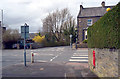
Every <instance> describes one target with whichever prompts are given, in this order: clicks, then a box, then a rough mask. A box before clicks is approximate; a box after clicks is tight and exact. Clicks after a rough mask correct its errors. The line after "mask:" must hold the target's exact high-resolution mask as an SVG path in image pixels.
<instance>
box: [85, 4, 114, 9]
mask: <svg viewBox="0 0 120 79" xmlns="http://www.w3.org/2000/svg"><path fill="white" fill-rule="evenodd" d="M114 6H115V5H112V6H105V7H114ZM91 8H102V6H99V7H85V8H84V7H83V9H91Z"/></svg>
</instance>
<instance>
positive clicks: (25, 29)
mask: <svg viewBox="0 0 120 79" xmlns="http://www.w3.org/2000/svg"><path fill="white" fill-rule="evenodd" d="M21 37H22V38H24V66H26V39H27V38H29V26H28V25H27V24H26V23H25V25H24V26H21Z"/></svg>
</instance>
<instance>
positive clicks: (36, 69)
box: [2, 62, 97, 79]
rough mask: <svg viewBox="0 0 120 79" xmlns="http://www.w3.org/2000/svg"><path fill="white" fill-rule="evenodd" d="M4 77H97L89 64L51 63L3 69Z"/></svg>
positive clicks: (16, 65) (13, 66)
mask: <svg viewBox="0 0 120 79" xmlns="http://www.w3.org/2000/svg"><path fill="white" fill-rule="evenodd" d="M2 77H3V79H5V78H11V77H14V78H15V77H17V78H18V77H23V78H25V79H26V77H36V78H37V77H40V78H41V77H42V78H43V77H45V78H51V77H54V78H60V77H61V78H67V79H68V78H72V79H77V78H85V77H86V78H93V77H95V78H96V77H97V76H96V75H95V74H94V73H92V72H91V71H90V69H89V67H88V64H87V63H71V62H69V63H57V62H56V63H51V62H35V63H27V66H26V67H25V66H24V64H23V63H20V64H15V65H11V66H8V67H4V68H3V69H2Z"/></svg>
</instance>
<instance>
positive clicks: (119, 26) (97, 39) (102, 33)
mask: <svg viewBox="0 0 120 79" xmlns="http://www.w3.org/2000/svg"><path fill="white" fill-rule="evenodd" d="M88 47H89V48H116V49H118V48H120V3H118V4H117V5H116V6H115V7H114V8H113V9H112V10H110V11H109V12H107V13H106V14H105V15H104V16H103V17H101V18H100V19H99V20H98V21H97V22H96V23H95V24H93V26H91V27H89V28H88Z"/></svg>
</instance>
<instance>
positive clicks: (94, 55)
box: [93, 50, 95, 69]
mask: <svg viewBox="0 0 120 79" xmlns="http://www.w3.org/2000/svg"><path fill="white" fill-rule="evenodd" d="M94 68H95V51H94V50H93V69H94Z"/></svg>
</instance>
